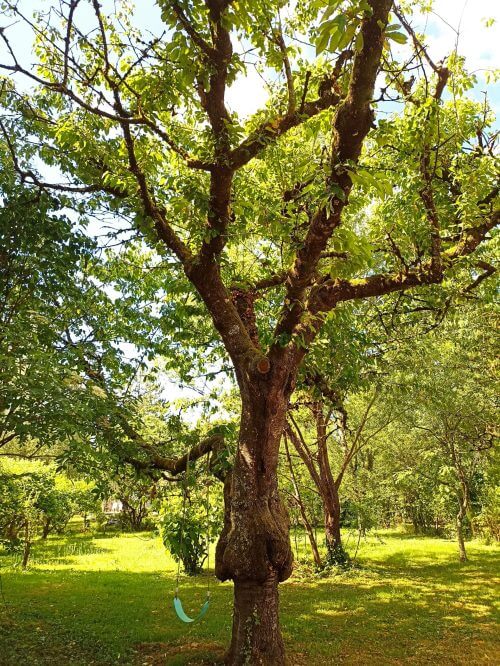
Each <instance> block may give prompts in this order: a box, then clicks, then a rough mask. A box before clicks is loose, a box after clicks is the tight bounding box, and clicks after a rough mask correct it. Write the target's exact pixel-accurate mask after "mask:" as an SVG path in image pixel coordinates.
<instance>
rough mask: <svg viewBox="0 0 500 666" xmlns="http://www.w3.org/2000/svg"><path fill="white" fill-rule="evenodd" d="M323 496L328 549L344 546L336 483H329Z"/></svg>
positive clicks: (332, 549)
mask: <svg viewBox="0 0 500 666" xmlns="http://www.w3.org/2000/svg"><path fill="white" fill-rule="evenodd" d="M325 490H327V492H325V493H324V497H323V510H324V517H325V537H326V547H327V549H328V551H335V550H336V549H340V548H342V535H341V534H340V498H339V491H338V488H337V486H336V485H335V484H333V485H329V487H328V489H325Z"/></svg>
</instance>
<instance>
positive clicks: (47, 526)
mask: <svg viewBox="0 0 500 666" xmlns="http://www.w3.org/2000/svg"><path fill="white" fill-rule="evenodd" d="M50 523H51V520H50V518H46V519H45V523H44V525H43V532H42V539H46V538H47V537H48V536H49V532H50Z"/></svg>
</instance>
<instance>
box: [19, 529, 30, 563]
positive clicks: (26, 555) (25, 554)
mask: <svg viewBox="0 0 500 666" xmlns="http://www.w3.org/2000/svg"><path fill="white" fill-rule="evenodd" d="M30 552H31V539H30V526H29V522H28V521H26V523H25V526H24V552H23V561H22V563H21V567H22V568H23V569H26V567H27V566H28V560H29V558H30Z"/></svg>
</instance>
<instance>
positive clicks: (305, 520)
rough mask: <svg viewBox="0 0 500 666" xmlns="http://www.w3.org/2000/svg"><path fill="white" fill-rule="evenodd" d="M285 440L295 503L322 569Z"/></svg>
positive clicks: (316, 559)
mask: <svg viewBox="0 0 500 666" xmlns="http://www.w3.org/2000/svg"><path fill="white" fill-rule="evenodd" d="M284 440H285V451H286V457H287V461H288V467H289V469H290V475H291V478H292V485H293V490H294V493H295V497H294V499H295V501H296V503H297V506H298V507H299V511H300V517H301V518H302V524H303V526H304V529H305V531H306V532H307V536H308V537H309V543H310V545H311V550H312V554H313V558H314V563H315V565H316V566H317V567H319V568H321V567H322V566H323V562H322V561H321V555H320V554H319V548H318V540H317V538H316V534H315V533H314V530H313V528H312V525H311V522H310V521H309V518H308V516H307V511H306V507H305V504H304V501H303V500H302V496H301V494H300V487H299V484H298V482H297V477H296V476H295V470H294V469H293V463H292V458H291V456H290V450H289V448H288V440H287V437H286V435H285V437H284Z"/></svg>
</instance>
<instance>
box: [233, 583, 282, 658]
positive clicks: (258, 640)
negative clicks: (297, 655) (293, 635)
mask: <svg viewBox="0 0 500 666" xmlns="http://www.w3.org/2000/svg"><path fill="white" fill-rule="evenodd" d="M278 607H279V593H278V576H277V575H276V574H273V575H271V576H270V577H269V578H268V579H267V580H266V581H265V582H264V583H261V584H259V583H255V582H253V581H243V582H242V581H236V582H235V584H234V617H233V633H232V641H231V645H230V647H229V650H228V652H227V654H226V657H225V661H224V663H225V664H226V665H227V666H286V664H287V661H286V657H285V647H284V644H283V639H282V637H281V631H280V625H279V616H278Z"/></svg>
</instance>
